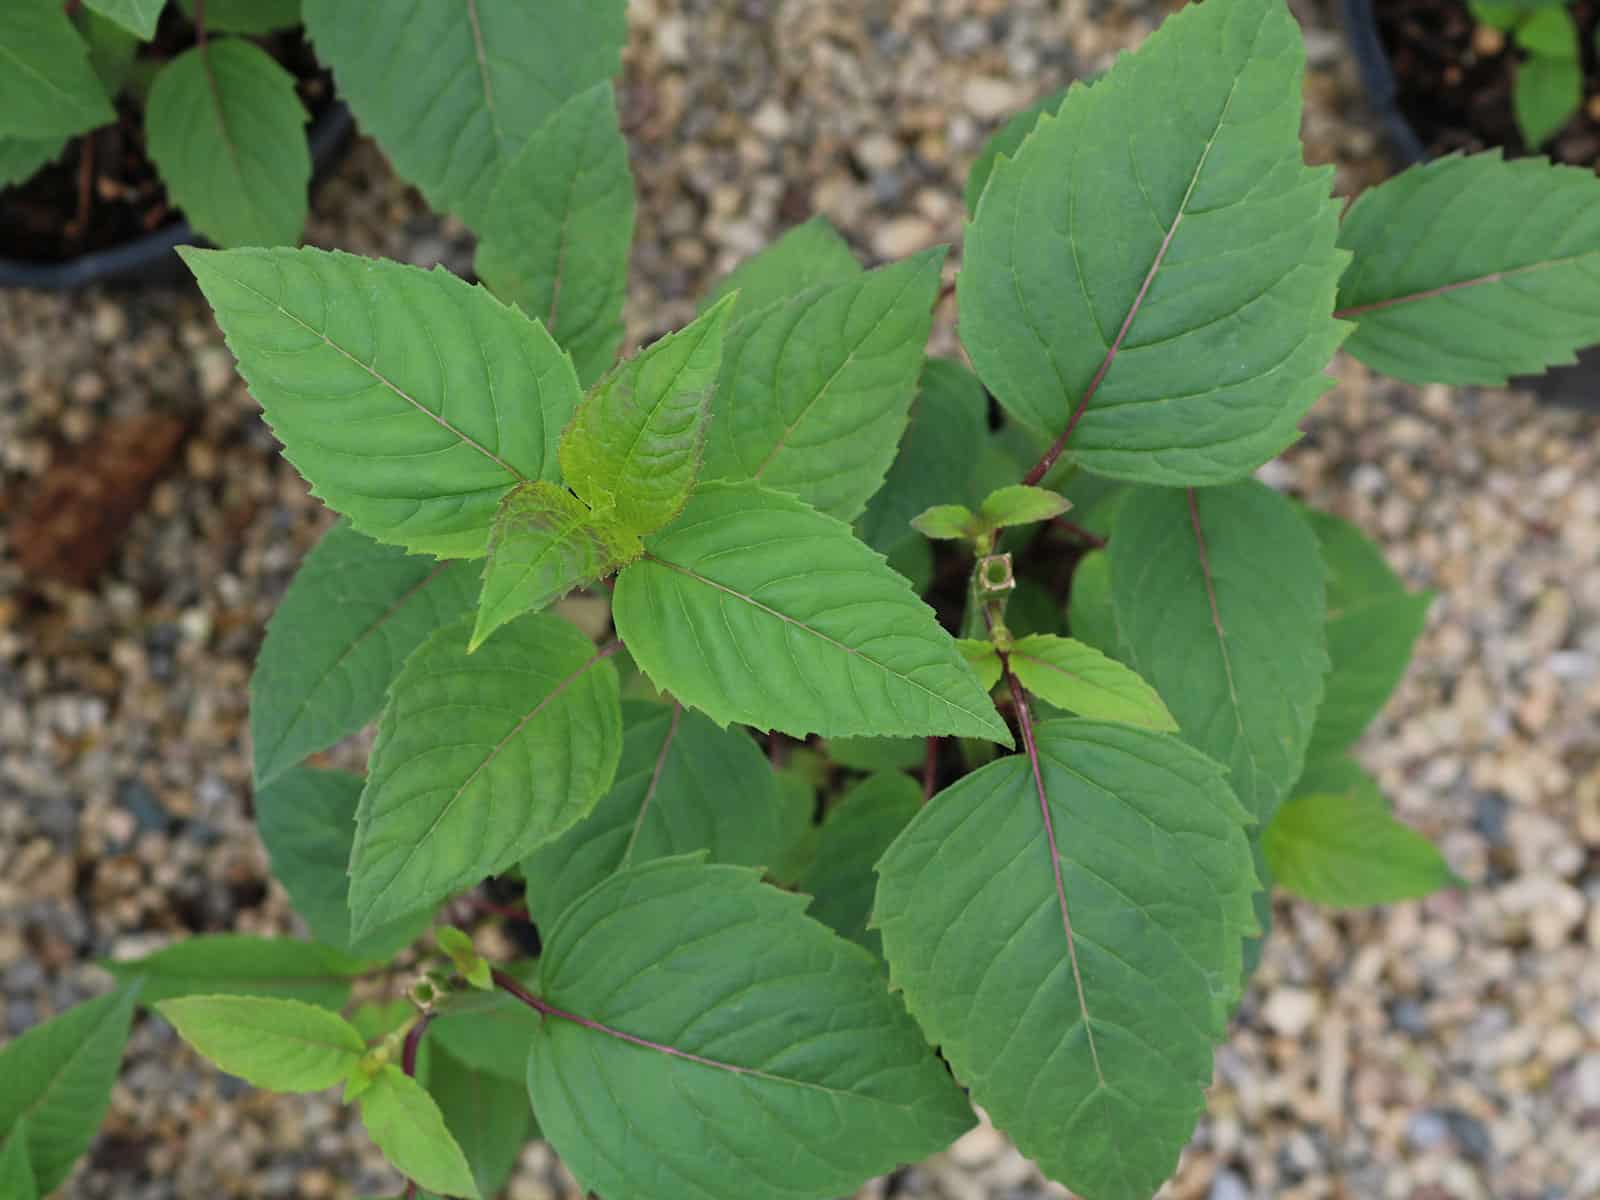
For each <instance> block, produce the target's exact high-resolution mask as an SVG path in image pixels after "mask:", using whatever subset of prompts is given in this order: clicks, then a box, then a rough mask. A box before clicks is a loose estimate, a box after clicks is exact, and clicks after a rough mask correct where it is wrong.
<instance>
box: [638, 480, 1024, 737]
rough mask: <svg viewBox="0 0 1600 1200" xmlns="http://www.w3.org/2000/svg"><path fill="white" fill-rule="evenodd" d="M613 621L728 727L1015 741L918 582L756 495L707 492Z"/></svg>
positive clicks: (644, 562)
mask: <svg viewBox="0 0 1600 1200" xmlns="http://www.w3.org/2000/svg"><path fill="white" fill-rule="evenodd" d="M613 616H614V618H615V620H616V623H617V632H618V633H619V634H620V636H621V637H622V639H623V640H624V641H625V642H627V644H628V649H629V651H630V652H631V653H632V655H633V657H634V660H635V661H636V662H637V663H638V664H639V666H640V668H641V669H642V670H643V671H644V672H645V674H646V675H648V676H649V677H650V679H651V681H652V682H653V683H655V684H656V686H657V687H660V688H662V689H663V690H665V691H668V692H670V693H671V694H672V695H674V696H676V697H677V698H678V699H680V700H681V701H683V703H685V704H688V705H692V706H693V707H695V708H698V709H700V710H702V711H703V712H705V713H706V715H707V716H709V717H711V719H712V720H714V721H717V722H718V723H719V724H726V723H727V722H729V721H739V722H742V723H744V724H746V725H754V726H756V727H757V728H761V729H778V730H781V731H783V732H784V733H789V734H792V735H794V736H796V737H804V736H806V735H807V734H811V733H819V734H822V735H823V736H824V737H832V736H838V735H849V734H887V735H901V736H922V735H928V734H942V733H952V734H965V735H970V736H974V737H985V738H990V739H992V740H995V741H999V742H1002V743H1006V744H1009V743H1010V740H1011V735H1010V732H1009V731H1008V730H1007V729H1006V726H1005V723H1004V722H1003V721H1001V720H1000V716H999V714H998V713H996V712H995V710H994V706H993V705H992V704H991V703H990V702H989V698H988V696H987V695H985V693H984V691H983V689H982V688H980V687H979V686H978V682H977V680H976V679H975V678H973V675H972V672H971V670H970V668H968V667H967V665H966V663H965V661H964V660H963V659H962V657H961V655H960V652H959V651H957V649H956V647H955V645H954V643H953V641H952V640H951V638H950V636H949V634H947V633H946V632H945V631H944V630H943V629H942V628H941V627H940V626H939V624H938V622H937V621H936V620H935V619H934V615H933V613H932V611H931V610H930V609H928V607H927V606H926V605H924V604H923V603H922V602H921V601H920V600H919V599H917V597H916V596H915V595H913V594H912V592H911V590H910V588H909V587H908V586H907V585H906V582H905V580H904V579H903V578H901V577H900V576H898V575H896V574H895V573H894V572H892V571H891V570H889V568H888V567H887V566H886V565H885V564H884V561H883V559H882V558H881V557H880V556H878V555H877V554H875V553H873V552H872V551H871V550H869V549H867V547H866V546H864V545H862V544H861V543H860V542H859V541H857V540H856V539H855V538H854V537H853V536H852V535H851V533H850V530H849V529H848V527H846V526H845V525H844V524H842V523H841V522H839V521H836V520H833V519H832V518H830V517H827V516H824V515H822V514H821V513H818V512H816V511H814V510H812V509H811V508H809V507H808V506H806V505H805V504H804V503H802V502H801V501H799V500H796V499H793V498H792V497H789V496H785V495H783V494H781V493H778V492H773V491H769V490H767V489H766V488H762V487H758V486H756V485H755V484H750V483H742V484H711V485H707V486H703V487H701V488H700V490H699V491H697V492H696V493H695V494H694V496H693V497H692V498H691V499H690V501H689V505H688V507H687V508H686V509H685V510H684V512H683V515H682V516H680V517H679V518H678V520H677V521H675V522H674V523H673V524H672V525H670V526H668V527H667V528H666V529H664V530H663V531H661V532H660V533H658V534H656V535H654V536H653V537H651V538H648V539H646V542H645V556H644V557H643V558H642V559H640V560H639V561H638V562H636V563H634V564H633V565H632V566H630V567H628V568H627V569H626V570H624V571H623V572H622V574H621V575H619V576H618V578H617V587H616V592H615V594H614V597H613Z"/></svg>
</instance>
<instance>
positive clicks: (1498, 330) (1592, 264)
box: [1339, 150, 1600, 387]
mask: <svg viewBox="0 0 1600 1200" xmlns="http://www.w3.org/2000/svg"><path fill="white" fill-rule="evenodd" d="M1339 244H1340V245H1342V246H1344V247H1345V248H1346V249H1348V250H1351V251H1354V253H1355V259H1354V261H1353V262H1352V263H1351V265H1350V270H1349V271H1348V272H1347V273H1346V274H1345V277H1344V280H1343V282H1342V283H1341V284H1340V287H1339V309H1340V315H1341V316H1344V317H1347V318H1349V319H1350V320H1353V321H1355V322H1356V331H1355V333H1354V334H1353V335H1352V336H1351V338H1350V341H1349V344H1348V347H1347V348H1348V349H1349V351H1350V353H1351V354H1353V355H1355V356H1356V357H1357V358H1359V359H1360V360H1361V361H1362V362H1364V363H1366V364H1367V365H1368V366H1369V367H1372V368H1373V369H1374V370H1377V371H1382V372H1384V373H1385V374H1388V375H1393V376H1395V377H1396V378H1398V379H1404V380H1407V381H1408V382H1411V383H1454V384H1478V385H1481V386H1487V387H1499V386H1501V385H1502V384H1504V383H1505V382H1506V380H1507V378H1509V377H1510V376H1512V375H1521V374H1527V373H1529V372H1535V371H1542V370H1544V369H1545V367H1547V366H1551V365H1554V364H1557V363H1570V362H1572V361H1573V352H1574V351H1575V350H1577V349H1579V348H1581V347H1583V346H1586V345H1589V344H1590V343H1592V342H1596V341H1600V283H1597V282H1596V278H1597V270H1600V179H1596V178H1595V174H1594V172H1593V171H1590V170H1588V169H1586V168H1585V169H1579V168H1577V167H1566V166H1554V165H1552V164H1551V163H1549V162H1547V161H1545V160H1544V159H1542V158H1519V159H1516V160H1514V161H1512V162H1503V161H1502V160H1501V158H1500V152H1499V151H1498V150H1494V151H1490V152H1489V153H1487V154H1475V155H1472V156H1470V157H1467V158H1459V157H1449V158H1441V159H1438V160H1436V161H1434V162H1431V163H1426V164H1424V165H1422V166H1418V167H1412V168H1411V169H1410V170H1408V171H1404V172H1402V173H1401V174H1399V175H1397V176H1395V177H1394V178H1393V179H1390V180H1388V181H1386V182H1384V183H1382V184H1379V185H1378V186H1377V187H1374V188H1368V189H1367V190H1366V191H1365V192H1363V193H1362V194H1361V196H1360V197H1359V198H1358V199H1357V200H1356V202H1355V203H1354V204H1353V205H1351V206H1350V212H1349V214H1348V215H1347V216H1346V217H1345V220H1344V223H1343V224H1342V225H1341V226H1340V230H1339Z"/></svg>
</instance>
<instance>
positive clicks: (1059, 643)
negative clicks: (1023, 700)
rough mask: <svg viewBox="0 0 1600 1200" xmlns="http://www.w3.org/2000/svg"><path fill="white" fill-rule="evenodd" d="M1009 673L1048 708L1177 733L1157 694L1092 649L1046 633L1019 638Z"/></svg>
mask: <svg viewBox="0 0 1600 1200" xmlns="http://www.w3.org/2000/svg"><path fill="white" fill-rule="evenodd" d="M1010 659H1011V669H1012V670H1013V671H1015V672H1016V675H1017V679H1018V681H1019V682H1020V683H1021V684H1022V686H1023V687H1025V688H1027V689H1028V690H1029V691H1030V692H1033V693H1034V694H1035V695H1037V696H1039V697H1040V698H1041V699H1043V700H1044V701H1045V702H1046V703H1048V704H1053V705H1055V706H1056V707H1057V708H1062V709H1065V710H1066V711H1067V712H1071V713H1077V714H1078V715H1079V716H1083V717H1088V718H1090V719H1091V720H1095V721H1118V722H1121V723H1123V724H1126V725H1142V726H1143V727H1144V728H1146V729H1154V730H1158V731H1164V732H1165V731H1172V732H1176V730H1177V728H1178V723H1177V722H1176V721H1174V720H1173V719H1172V714H1171V713H1169V712H1168V711H1167V706H1166V705H1165V704H1163V703H1162V702H1161V697H1160V696H1158V695H1156V690H1155V689H1154V688H1153V687H1151V686H1150V685H1149V684H1148V683H1146V682H1145V681H1144V680H1143V679H1141V678H1139V676H1138V675H1136V674H1135V673H1134V672H1133V671H1131V670H1130V669H1129V668H1127V667H1125V666H1123V665H1122V664H1121V663H1119V662H1117V661H1115V660H1114V659H1110V658H1107V657H1106V656H1105V655H1104V654H1102V653H1100V651H1098V650H1096V649H1095V648H1094V647H1093V646H1088V645H1085V644H1084V643H1083V642H1076V641H1073V640H1072V639H1071V638H1064V637H1055V636H1053V635H1051V634H1048V633H1042V634H1035V635H1034V636H1032V637H1025V638H1019V639H1018V640H1017V642H1016V643H1015V644H1014V645H1013V646H1012V648H1011V653H1010Z"/></svg>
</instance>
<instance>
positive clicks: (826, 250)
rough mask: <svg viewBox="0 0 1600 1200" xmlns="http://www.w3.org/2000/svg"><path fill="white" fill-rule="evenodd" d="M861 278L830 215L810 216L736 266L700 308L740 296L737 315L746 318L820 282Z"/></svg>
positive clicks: (851, 252) (851, 253)
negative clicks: (730, 296)
mask: <svg viewBox="0 0 1600 1200" xmlns="http://www.w3.org/2000/svg"><path fill="white" fill-rule="evenodd" d="M860 274H861V264H860V263H859V262H857V261H856V256H855V252H854V251H852V250H851V249H850V244H849V243H848V242H846V241H845V240H844V238H842V237H840V236H839V231H838V230H836V229H835V228H834V227H833V226H832V225H831V224H829V223H828V218H827V217H812V218H811V219H810V220H809V221H806V222H805V223H804V224H801V225H796V226H795V227H794V228H793V229H790V230H787V231H786V232H785V233H784V234H783V236H782V237H780V238H779V239H778V240H777V241H775V242H773V243H772V244H771V245H770V246H768V247H767V248H766V249H764V250H762V251H760V252H759V253H757V254H755V255H752V256H751V257H750V258H748V259H746V260H745V261H744V262H742V263H740V264H739V265H738V266H737V267H735V268H734V269H733V270H732V271H731V272H729V273H728V275H727V276H725V277H724V278H723V279H722V280H721V281H720V282H719V283H718V284H717V285H716V286H715V287H714V288H712V289H711V291H710V293H709V294H708V295H707V296H706V299H705V302H704V303H703V305H702V306H701V307H703V308H710V307H711V306H712V305H713V304H715V303H716V302H717V301H719V300H721V299H722V298H723V297H724V296H728V295H731V294H732V293H734V292H738V293H739V311H740V312H741V313H743V314H746V315H748V314H750V313H753V312H756V311H757V310H759V309H763V308H766V307H767V306H768V305H770V304H777V303H779V302H781V301H784V300H790V299H793V298H794V297H795V296H798V295H799V294H800V293H801V292H804V291H806V290H807V289H809V288H813V287H816V286H817V285H818V284H825V283H843V282H845V281H846V280H849V279H854V278H855V277H856V276H857V275H860Z"/></svg>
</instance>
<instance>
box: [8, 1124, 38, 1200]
mask: <svg viewBox="0 0 1600 1200" xmlns="http://www.w3.org/2000/svg"><path fill="white" fill-rule="evenodd" d="M0 1196H5V1197H6V1198H7V1200H39V1185H38V1184H37V1182H35V1180H34V1178H33V1164H32V1163H30V1162H29V1161H28V1122H27V1119H26V1118H22V1119H19V1120H18V1121H17V1123H16V1124H15V1125H14V1126H12V1128H11V1135H10V1136H9V1137H7V1138H6V1139H5V1141H4V1145H0Z"/></svg>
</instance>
